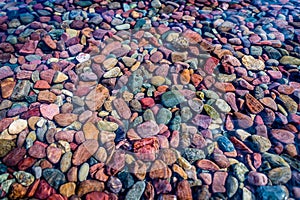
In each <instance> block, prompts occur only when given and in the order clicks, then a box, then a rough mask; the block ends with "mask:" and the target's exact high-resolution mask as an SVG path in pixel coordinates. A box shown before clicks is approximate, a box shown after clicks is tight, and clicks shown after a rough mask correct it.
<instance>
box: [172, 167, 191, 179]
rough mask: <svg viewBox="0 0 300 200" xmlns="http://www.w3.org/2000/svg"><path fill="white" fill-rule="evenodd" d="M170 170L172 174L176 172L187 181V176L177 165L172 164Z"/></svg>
mask: <svg viewBox="0 0 300 200" xmlns="http://www.w3.org/2000/svg"><path fill="white" fill-rule="evenodd" d="M172 169H173V171H174V172H176V173H177V174H178V175H179V176H181V177H182V178H183V179H187V178H188V176H187V174H186V173H185V171H184V170H183V169H182V168H181V167H180V166H178V165H177V164H174V165H173V167H172Z"/></svg>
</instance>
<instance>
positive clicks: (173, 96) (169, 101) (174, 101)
mask: <svg viewBox="0 0 300 200" xmlns="http://www.w3.org/2000/svg"><path fill="white" fill-rule="evenodd" d="M161 101H162V104H163V105H164V106H165V107H168V108H170V107H171V108H172V107H174V106H176V105H178V104H180V103H182V102H184V101H185V98H184V96H183V95H182V94H181V93H180V92H178V91H176V90H174V91H168V92H166V93H164V94H163V95H162V97H161Z"/></svg>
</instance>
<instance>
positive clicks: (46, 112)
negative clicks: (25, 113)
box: [40, 104, 59, 120]
mask: <svg viewBox="0 0 300 200" xmlns="http://www.w3.org/2000/svg"><path fill="white" fill-rule="evenodd" d="M40 112H41V114H42V116H43V117H44V118H46V119H48V120H52V119H53V117H54V116H55V115H57V114H59V107H58V105H56V104H49V105H47V104H42V105H41V106H40Z"/></svg>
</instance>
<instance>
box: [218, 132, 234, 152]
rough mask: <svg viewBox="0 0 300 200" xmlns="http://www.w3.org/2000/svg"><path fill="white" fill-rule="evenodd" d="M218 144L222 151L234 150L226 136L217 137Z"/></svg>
mask: <svg viewBox="0 0 300 200" xmlns="http://www.w3.org/2000/svg"><path fill="white" fill-rule="evenodd" d="M218 145H219V148H220V149H221V150H222V151H225V152H232V151H234V150H235V148H234V146H233V144H232V143H231V141H230V140H229V139H228V138H227V137H226V136H221V137H219V138H218Z"/></svg>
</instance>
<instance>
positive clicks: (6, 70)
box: [0, 66, 14, 80]
mask: <svg viewBox="0 0 300 200" xmlns="http://www.w3.org/2000/svg"><path fill="white" fill-rule="evenodd" d="M12 75H14V72H13V71H12V70H11V68H10V67H8V66H4V67H1V68H0V80H2V79H4V78H7V77H10V76H12Z"/></svg>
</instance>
